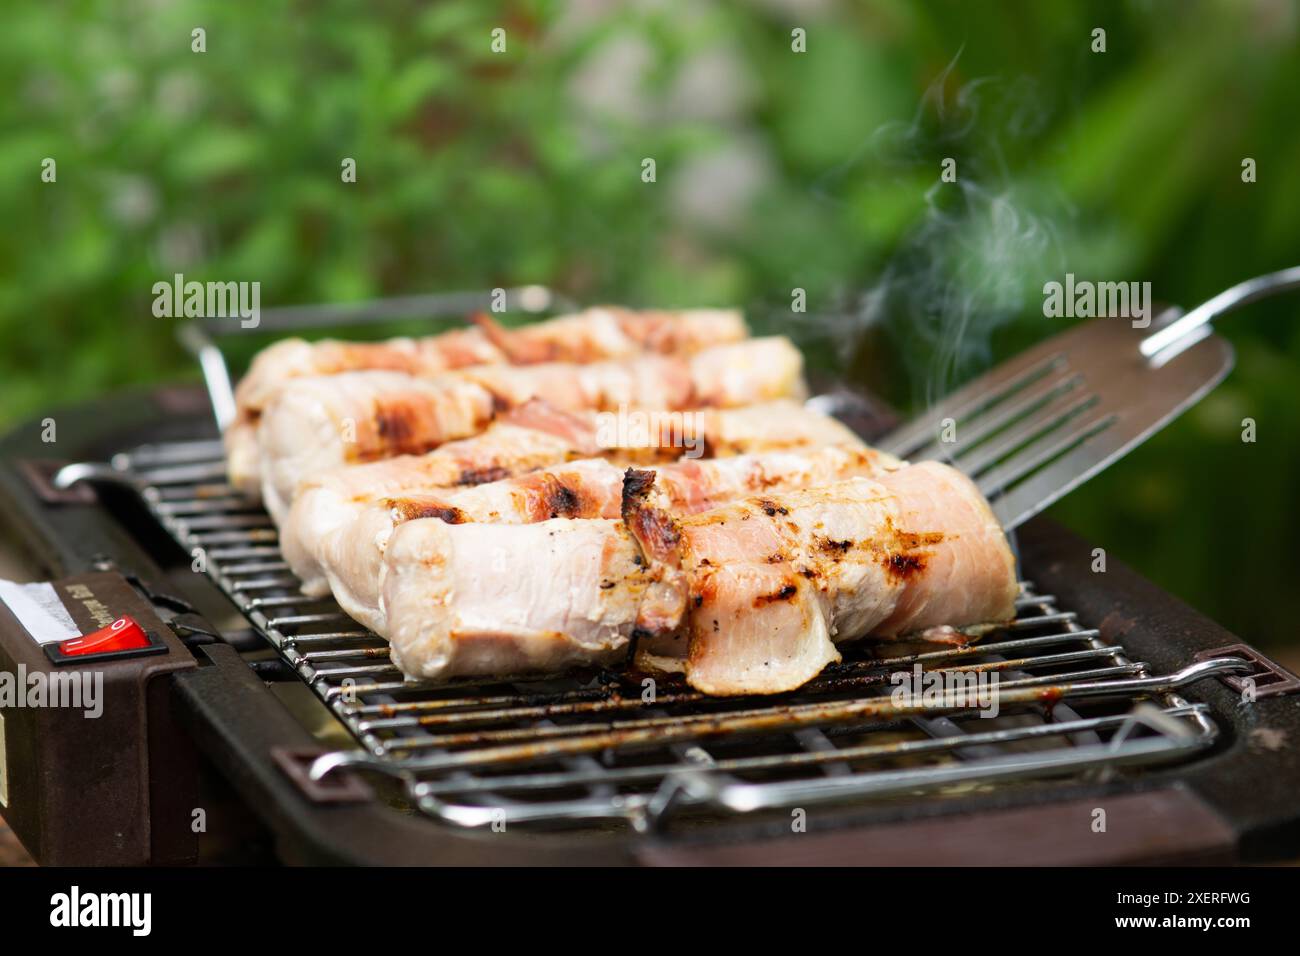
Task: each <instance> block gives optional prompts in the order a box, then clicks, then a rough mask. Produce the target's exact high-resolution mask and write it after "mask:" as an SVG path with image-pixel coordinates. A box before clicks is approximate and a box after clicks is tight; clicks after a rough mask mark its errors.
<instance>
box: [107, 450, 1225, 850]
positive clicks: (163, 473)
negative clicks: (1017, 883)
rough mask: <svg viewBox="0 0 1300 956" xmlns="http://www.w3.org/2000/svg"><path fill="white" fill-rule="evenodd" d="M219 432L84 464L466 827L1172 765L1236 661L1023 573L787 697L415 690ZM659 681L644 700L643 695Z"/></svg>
mask: <svg viewBox="0 0 1300 956" xmlns="http://www.w3.org/2000/svg"><path fill="white" fill-rule="evenodd" d="M222 454H223V453H222V448H221V445H220V443H219V442H216V441H198V442H180V443H172V444H158V445H148V446H142V447H140V448H137V449H134V450H133V451H130V452H126V453H123V454H121V455H118V456H117V457H116V458H115V459H114V460H113V461H112V463H111V468H110V469H103V468H102V466H101V469H99V470H98V473H97V474H96V475H95V477H99V478H106V477H109V476H110V472H111V475H112V476H113V477H115V480H117V481H120V482H124V483H127V484H130V485H132V486H133V487H135V488H136V490H137V491H138V492H139V493H140V495H141V497H142V498H143V500H144V501H145V503H146V504H147V506H148V507H149V509H150V510H151V511H152V513H153V514H154V515H155V516H156V517H157V519H158V520H159V521H160V522H161V523H162V525H163V526H164V527H165V528H166V529H167V530H168V531H169V532H170V533H171V535H172V536H173V537H174V538H175V540H176V541H177V543H178V544H180V546H181V547H182V548H184V549H185V550H186V551H191V552H192V551H193V549H195V548H200V549H202V550H203V552H204V554H205V557H206V570H207V574H208V575H209V576H210V577H211V578H212V580H213V581H215V582H216V583H217V585H218V586H219V587H220V588H221V590H222V591H223V592H224V593H225V594H226V595H228V596H229V597H230V599H231V600H232V601H233V602H234V603H235V604H236V605H237V606H238V607H239V608H240V609H241V611H243V613H244V614H245V615H246V616H247V618H248V619H249V621H250V622H251V623H252V624H253V626H254V627H255V628H256V629H257V630H258V631H260V632H261V633H262V634H263V635H265V637H266V638H267V639H268V640H269V641H270V642H271V644H272V645H273V646H274V647H275V648H276V649H277V650H278V651H279V653H280V654H281V655H282V656H283V658H284V660H285V661H286V662H287V663H288V664H289V665H290V666H291V667H292V668H293V669H294V670H295V671H296V672H297V673H298V674H299V675H300V676H301V678H302V679H303V681H305V682H306V683H307V684H308V685H309V686H310V687H311V688H312V689H313V690H314V691H315V692H316V694H317V695H318V696H319V697H320V698H321V700H323V701H324V702H325V704H326V705H327V706H328V707H329V709H330V710H331V711H332V712H333V713H334V714H335V715H336V716H337V717H338V719H339V720H340V721H342V722H343V724H344V725H346V726H347V727H348V729H349V730H350V731H351V732H352V733H353V734H354V735H355V737H356V739H357V741H358V742H359V744H360V747H361V749H359V750H356V751H348V752H340V753H336V754H328V755H326V756H325V757H322V758H320V760H318V761H317V763H316V765H315V767H314V768H313V772H314V773H315V774H316V775H319V776H323V775H326V774H328V773H329V772H331V771H333V770H334V769H337V768H339V767H354V768H362V769H367V770H372V771H376V772H380V773H383V774H387V775H390V776H393V777H395V778H397V779H399V780H400V781H401V782H402V783H403V785H404V786H405V787H406V790H407V793H408V794H409V796H410V798H411V799H412V801H413V802H414V803H415V804H416V805H417V806H418V807H419V808H420V809H422V810H423V811H425V812H426V813H428V814H430V815H432V816H434V817H437V818H438V819H440V820H443V821H445V822H447V823H451V824H455V825H460V826H469V827H475V826H486V825H489V824H492V823H493V822H495V821H497V820H503V819H504V820H508V821H509V822H510V823H511V824H516V823H532V824H540V823H543V822H548V823H558V822H566V823H586V824H590V823H593V822H597V821H610V820H616V821H621V822H623V823H626V824H629V825H631V826H632V827H634V828H636V829H647V828H650V827H653V826H656V825H659V824H661V823H664V822H666V821H668V820H669V819H672V820H674V821H675V820H679V819H681V818H682V817H685V816H689V815H690V814H691V813H704V814H706V815H714V816H716V815H717V814H718V813H719V812H722V813H728V812H748V811H755V810H763V809H774V808H788V807H792V806H808V805H811V804H817V803H822V802H831V801H839V800H845V799H856V800H861V799H865V798H884V797H890V796H898V795H903V794H912V793H916V792H920V791H928V792H937V793H938V794H939V795H942V794H944V793H950V792H954V790H960V789H965V790H966V791H969V789H970V788H971V787H972V786H977V785H984V784H989V783H993V782H999V781H1008V780H1015V779H1024V778H1032V777H1044V776H1067V777H1073V778H1074V779H1079V778H1080V777H1081V776H1084V775H1087V774H1094V775H1096V774H1108V773H1113V772H1116V771H1115V770H1114V769H1112V768H1116V767H1119V766H1121V765H1139V766H1144V765H1151V764H1155V763H1159V762H1165V761H1171V760H1177V759H1182V758H1186V757H1188V756H1190V755H1192V754H1194V753H1196V752H1197V751H1199V750H1202V749H1204V748H1206V747H1208V746H1210V745H1211V744H1212V743H1213V742H1214V740H1215V738H1216V735H1217V730H1216V727H1215V724H1214V722H1213V721H1212V719H1211V718H1210V715H1209V714H1208V713H1207V711H1206V709H1205V708H1204V707H1203V706H1202V705H1193V704H1189V703H1187V702H1186V701H1185V700H1183V699H1182V698H1181V697H1179V696H1178V695H1177V694H1176V693H1175V691H1176V690H1177V689H1178V688H1179V687H1182V686H1184V685H1186V684H1188V683H1191V682H1193V681H1195V680H1200V679H1202V678H1204V677H1207V676H1210V675H1216V674H1222V673H1227V672H1230V671H1232V670H1234V669H1238V668H1239V667H1240V664H1241V662H1240V661H1237V660H1233V659H1217V660H1210V661H1204V662H1200V663H1198V664H1195V665H1193V666H1191V667H1188V668H1185V669H1183V670H1181V671H1178V672H1176V673H1174V674H1171V675H1165V676H1152V675H1150V674H1149V672H1148V668H1147V667H1146V665H1145V664H1143V663H1142V662H1140V661H1132V660H1130V659H1129V658H1128V657H1126V656H1125V654H1124V651H1123V649H1122V648H1121V647H1118V646H1115V645H1110V644H1107V643H1105V642H1104V641H1103V640H1102V638H1101V634H1100V632H1099V631H1097V630H1094V629H1089V628H1086V627H1083V626H1082V625H1081V624H1080V623H1079V622H1078V621H1077V620H1076V619H1075V618H1076V616H1075V614H1073V613H1072V612H1070V611H1063V610H1061V609H1060V608H1058V607H1057V605H1056V601H1055V598H1053V597H1052V596H1051V595H1047V594H1038V593H1036V592H1035V591H1034V589H1033V586H1032V584H1031V583H1030V582H1022V594H1021V597H1020V598H1019V600H1018V602H1017V609H1018V616H1017V619H1016V620H1015V621H1014V622H1013V623H1012V624H1010V625H1008V626H1006V627H1003V628H1000V629H999V630H997V631H994V632H991V633H989V634H987V635H985V636H984V638H983V640H982V641H981V642H979V643H978V644H974V645H967V646H943V645H924V646H911V645H902V644H886V645H879V644H877V645H872V644H870V643H869V642H858V643H857V644H852V645H846V646H845V651H846V653H845V660H844V662H843V663H841V664H838V665H834V666H832V667H831V668H829V669H828V670H827V671H826V672H825V673H823V674H822V675H821V676H820V677H819V678H818V679H817V680H816V681H814V682H813V683H811V684H809V685H807V686H806V687H805V688H803V689H801V690H800V691H799V692H798V693H795V694H787V695H782V696H780V697H777V698H752V697H751V698H724V699H719V698H709V697H706V696H704V695H701V694H699V693H697V692H695V691H693V690H692V689H691V688H690V687H689V686H687V685H686V684H685V683H684V682H683V681H680V680H679V679H677V678H666V677H663V676H659V677H657V678H655V679H654V682H653V683H652V684H647V683H645V679H646V678H645V675H636V674H621V675H620V674H612V673H603V672H602V673H595V672H593V673H588V674H585V675H570V676H566V677H564V678H552V679H524V678H520V679H517V680H513V679H512V680H497V681H493V682H478V683H474V684H469V683H457V684H451V685H444V686H441V687H431V686H428V685H420V684H414V683H409V682H406V681H404V680H403V678H402V675H401V673H400V672H399V671H398V670H397V669H396V668H395V667H394V666H393V665H392V664H391V663H390V661H389V659H388V650H387V645H386V643H385V642H384V641H383V640H382V639H380V638H378V637H377V636H375V635H374V634H372V633H370V632H368V631H366V630H364V629H362V628H361V627H360V626H359V625H357V624H356V623H355V622H354V621H352V619H350V618H349V617H347V616H346V615H345V614H344V613H343V612H342V611H341V610H339V608H338V607H337V605H335V604H334V602H333V601H332V599H329V598H325V599H312V598H306V597H303V596H302V595H301V594H300V593H298V589H297V585H298V582H297V579H296V578H295V577H294V576H293V575H292V574H291V573H290V571H289V570H288V567H287V565H286V564H285V562H284V561H283V559H282V557H281V555H280V552H279V548H278V544H277V534H276V529H275V527H274V525H273V524H272V522H271V520H270V518H269V517H268V516H267V515H266V514H265V513H264V512H263V511H262V510H261V509H260V508H259V507H257V506H256V505H253V504H250V503H249V502H248V501H247V500H246V499H244V498H242V497H241V496H239V495H238V494H237V493H236V492H235V491H234V490H233V489H232V488H231V487H230V486H229V485H228V484H227V483H226V480H225V465H224V460H223V457H222ZM916 666H920V667H921V668H922V672H923V673H925V674H936V675H945V674H946V675H955V674H961V675H981V674H982V675H985V679H986V680H992V679H993V678H994V676H996V679H997V684H996V691H997V694H996V701H997V705H998V713H997V715H996V716H980V714H979V709H978V707H977V706H973V702H972V701H971V700H969V699H966V700H961V699H958V698H956V697H954V696H953V695H952V694H951V693H949V694H948V695H947V696H935V695H934V694H930V695H925V694H922V695H919V696H917V697H915V698H913V699H911V700H906V701H895V700H893V699H892V698H891V692H892V691H893V690H894V685H893V684H892V682H891V679H890V676H891V674H894V673H896V672H899V671H907V672H912V671H913V668H914V667H916ZM651 692H653V693H651Z"/></svg>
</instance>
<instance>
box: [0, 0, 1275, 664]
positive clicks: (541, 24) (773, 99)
mask: <svg viewBox="0 0 1300 956" xmlns="http://www.w3.org/2000/svg"><path fill="white" fill-rule="evenodd" d="M194 27H203V28H204V29H205V30H206V32H207V51H206V52H205V53H195V52H192V51H191V30H192V29H193V28H194ZM495 27H504V28H505V30H506V36H507V50H506V52H504V53H501V54H495V53H493V52H492V51H491V50H490V46H489V43H490V32H491V30H492V29H493V28H495ZM796 27H799V28H803V29H804V30H806V32H807V52H806V53H794V52H792V50H791V30H792V29H794V28H796ZM1096 27H1101V28H1104V29H1105V30H1106V31H1107V34H1106V36H1107V49H1106V52H1105V53H1094V52H1092V51H1091V50H1090V43H1091V36H1090V34H1091V31H1092V30H1093V29H1094V28H1096ZM1298 30H1300V13H1298V11H1297V8H1296V4H1295V3H1294V2H1292V0H1144V2H1128V3H1119V2H1106V3H1097V2H1084V0H1052V2H1029V0H1024V2H1001V3H994V2H986V3H970V2H958V0H950V2H928V3H921V2H911V0H877V2H869V3H867V2H864V3H850V2H836V0H815V2H806V3H804V2H797V0H764V2H761V3H759V2H752V3H746V2H739V0H733V2H720V3H687V2H675V3H674V2H665V3H626V4H616V3H608V2H604V3H602V2H583V3H562V2H558V0H557V2H544V0H535V2H511V3H487V2H482V3H480V2H472V0H453V2H442V3H424V2H419V3H417V2H405V0H387V2H376V3H371V4H358V3H347V2H342V0H318V2H315V3H310V4H306V3H275V2H271V3H251V2H230V0H224V2H198V0H177V2H160V0H121V2H115V3H109V2H105V3H91V2H71V0H70V2H65V3H47V2H29V0H20V2H18V3H16V4H8V5H7V7H6V11H5V13H4V15H3V26H2V27H0V83H2V84H3V89H4V90H5V95H4V96H3V98H0V130H2V131H3V132H2V134H0V215H2V216H3V224H4V227H5V228H3V229H2V230H0V423H3V424H5V425H6V426H8V425H12V424H16V423H17V422H18V421H19V420H21V419H24V418H27V417H30V416H34V415H40V414H44V413H46V412H47V411H48V410H50V409H52V408H53V407H55V406H57V405H59V404H62V403H65V402H72V401H78V400H84V399H86V398H88V397H90V396H94V395H98V394H101V393H103V392H105V391H107V390H110V389H112V388H116V387H119V386H122V385H125V384H128V383H132V382H143V381H154V380H163V379H177V378H193V377H194V376H195V374H196V373H195V370H194V369H193V367H192V365H191V364H190V362H189V361H188V360H187V359H186V358H185V357H184V355H183V354H182V353H181V351H180V350H179V348H178V347H177V346H176V344H175V341H174V335H173V331H174V330H173V329H172V327H171V324H172V323H171V322H170V320H162V319H155V318H153V317H152V316H151V314H150V301H151V294H150V287H151V286H152V284H153V283H154V282H155V281H158V280H159V279H163V278H167V277H169V276H171V275H172V274H173V273H174V272H183V273H184V274H185V275H186V277H187V278H195V279H221V280H229V279H241V280H253V279H256V280H259V281H260V282H261V283H262V296H263V305H264V306H266V305H269V304H278V303H286V304H287V303H300V302H311V301H327V300H328V301H339V300H355V299H360V298H365V297H371V296H380V295H392V294H405V293H415V292H423V291H432V290H438V289H469V288H485V287H493V286H498V285H515V284H521V283H532V282H542V283H547V284H550V285H552V286H554V287H556V288H558V289H560V290H562V291H563V292H565V293H566V294H568V295H569V296H570V297H571V298H573V299H574V300H576V301H582V302H595V301H623V302H628V303H632V304H683V305H685V304H728V303H737V304H740V305H743V306H745V307H746V308H747V309H748V310H749V311H750V313H751V315H752V316H753V317H754V319H755V321H756V323H757V324H758V325H760V326H762V327H767V328H774V329H780V330H783V331H788V332H790V333H791V334H793V335H795V336H796V337H798V338H799V339H800V341H801V342H802V343H803V344H804V345H805V346H806V347H807V348H808V349H809V351H810V354H811V355H812V356H813V357H814V360H815V361H816V362H818V363H821V364H827V365H831V366H835V367H838V368H839V369H840V370H841V371H846V372H848V373H849V374H855V375H858V376H862V377H864V378H869V379H870V382H871V384H873V385H874V386H875V387H876V388H878V389H879V390H881V391H883V392H884V393H886V394H887V395H888V396H889V397H890V398H891V399H893V400H894V401H896V402H898V403H899V404H900V405H903V406H908V405H915V404H918V403H923V402H924V401H925V400H926V399H927V398H928V397H930V396H933V395H935V394H938V393H941V392H942V391H944V390H946V389H947V388H949V387H951V386H952V385H953V384H955V383H957V382H959V381H960V380H962V379H963V378H966V377H968V376H969V375H971V374H973V373H974V372H976V371H978V370H979V369H980V368H981V367H983V366H985V365H987V363H989V362H990V361H993V360H994V359H996V358H997V357H998V356H999V355H1001V354H1004V353H1006V352H1008V351H1010V350H1012V349H1014V348H1017V347H1020V346H1022V345H1023V344H1025V343H1026V342H1030V341H1033V340H1034V339H1036V338H1039V337H1041V336H1043V335H1046V334H1048V333H1050V332H1052V331H1055V330H1056V328H1057V326H1056V323H1057V322H1058V320H1048V319H1044V318H1043V317H1042V314H1041V304H1042V294H1041V288H1042V283H1043V282H1044V281H1045V280H1046V279H1048V278H1060V277H1061V276H1062V275H1063V274H1064V272H1066V271H1071V272H1074V273H1075V274H1076V275H1078V276H1080V277H1089V276H1092V277H1096V278H1106V279H1134V280H1150V281H1151V282H1152V283H1153V285H1154V289H1155V294H1156V296H1157V298H1160V299H1163V300H1165V301H1173V302H1178V303H1181V304H1184V305H1191V304H1193V303H1194V302H1196V301H1199V300H1200V299H1203V298H1205V297H1207V296H1209V295H1211V294H1213V293H1214V292H1216V291H1218V290H1219V289H1221V288H1223V287H1225V286H1227V285H1229V284H1231V283H1233V282H1235V281H1237V280H1239V279H1242V278H1245V277H1247V276H1250V275H1254V274H1257V273H1261V272H1265V271H1268V270H1272V269H1276V268H1281V267H1285V266H1289V265H1295V264H1297V260H1300V241H1298V240H1300V175H1298V173H1300V122H1297V91H1300V56H1297V54H1298V53H1300V45H1298V43H1297V31H1298ZM345 156H350V157H354V158H355V159H356V161H357V166H358V181H357V182H356V183H355V184H350V185H349V184H343V183H342V182H341V181H340V175H339V171H340V162H341V160H342V158H343V157H345ZM45 157H53V158H54V159H55V160H56V161H57V164H58V166H57V169H58V180H57V182H56V183H52V184H46V183H42V182H41V181H40V164H41V161H42V159H43V158H45ZM644 157H653V158H654V159H655V160H656V163H657V181H656V182H655V183H652V184H647V183H643V182H642V181H641V177H640V173H641V161H642V159H643V158H644ZM944 157H952V158H954V159H955V160H956V161H957V168H958V173H959V183H958V184H945V185H939V184H938V174H939V163H940V160H941V159H942V158H944ZM1244 157H1251V158H1253V159H1254V160H1255V161H1256V163H1257V167H1258V182H1256V183H1253V184H1248V183H1243V182H1242V178H1241V162H1242V159H1243V158H1244ZM795 287H799V288H803V289H806V290H807V295H808V302H809V315H808V316H795V317H794V319H797V320H798V321H794V320H793V319H792V317H791V314H790V311H789V304H790V296H791V290H792V289H793V288H795ZM1296 315H1297V307H1296V303H1295V301H1294V300H1292V301H1285V300H1282V301H1278V302H1274V303H1269V304H1264V305H1259V306H1256V307H1253V308H1252V309H1251V310H1250V311H1249V312H1246V313H1242V314H1240V315H1234V316H1232V317H1231V318H1229V319H1226V320H1225V321H1223V322H1222V323H1221V328H1222V330H1223V332H1224V333H1225V334H1226V335H1227V336H1228V337H1229V338H1230V339H1232V341H1233V342H1234V343H1235V345H1236V347H1237V349H1238V356H1239V362H1238V368H1237V370H1236V372H1235V373H1234V374H1233V376H1232V378H1231V379H1230V380H1229V381H1228V382H1227V383H1226V384H1225V385H1224V386H1222V387H1221V388H1220V389H1219V390H1218V391H1217V392H1215V393H1214V394H1213V395H1212V396H1211V397H1210V398H1209V399H1207V400H1206V401H1205V402H1204V403H1203V404H1202V405H1200V406H1199V407H1198V408H1197V409H1196V410H1195V411H1193V412H1192V413H1190V414H1189V415H1187V416H1186V417H1185V418H1183V419H1182V420H1181V421H1180V422H1178V423H1177V425H1176V426H1175V427H1173V428H1171V429H1169V430H1168V431H1167V432H1165V433H1164V434H1162V435H1161V436H1160V437H1159V438H1158V439H1156V440H1155V441H1154V442H1152V443H1151V444H1150V445H1149V446H1147V447H1145V448H1143V449H1142V450H1141V451H1140V452H1139V453H1137V454H1135V455H1133V456H1132V457H1131V458H1129V459H1128V460H1126V461H1124V462H1123V463H1121V464H1120V465H1119V466H1117V467H1116V468H1114V469H1113V470H1112V471H1110V472H1109V473H1107V474H1106V475H1104V476H1102V477H1100V478H1098V479H1096V480H1094V481H1093V482H1092V483H1091V484H1090V485H1088V486H1087V487H1086V488H1084V489H1083V490H1081V491H1079V492H1077V493H1076V494H1074V495H1073V496H1071V497H1070V498H1069V499H1068V500H1067V501H1066V502H1064V503H1062V504H1061V505H1060V506H1058V507H1057V508H1056V509H1055V513H1056V516H1057V517H1058V518H1061V519H1062V520H1064V521H1066V522H1067V523H1069V524H1072V525H1074V526H1076V527H1078V528H1080V529H1081V530H1083V531H1084V532H1085V534H1086V535H1087V536H1088V537H1089V538H1090V539H1091V540H1092V541H1094V542H1095V543H1097V544H1099V545H1102V546H1104V547H1106V548H1107V549H1108V550H1109V551H1110V553H1111V554H1113V555H1116V556H1119V557H1121V558H1123V559H1126V560H1128V561H1129V562H1130V563H1132V564H1134V565H1136V566H1137V567H1138V568H1139V569H1141V570H1142V571H1143V572H1144V573H1146V574H1147V575H1148V576H1150V577H1152V578H1154V579H1155V580H1156V581H1157V582H1159V583H1161V584H1163V585H1164V586H1166V587H1168V588H1170V589H1172V590H1174V591H1175V592H1177V593H1179V594H1180V595H1182V596H1183V597H1184V598H1185V599H1187V600H1189V601H1190V602H1191V603H1193V604H1195V605H1198V606H1199V607H1201V608H1202V609H1204V610H1205V611H1207V612H1209V613H1210V614H1211V615H1213V616H1214V617H1216V618H1218V619H1219V620H1221V621H1222V622H1223V623H1225V624H1227V625H1228V626H1229V627H1231V628H1233V629H1234V630H1236V631H1237V632H1238V633H1239V634H1240V635H1241V636H1242V637H1243V638H1245V639H1247V640H1250V641H1254V642H1258V643H1261V644H1270V643H1271V644H1277V643H1281V642H1284V641H1293V640H1294V639H1295V624H1294V620H1295V613H1294V612H1295V608H1294V594H1295V593H1296V590H1297V585H1298V584H1300V581H1298V580H1297V578H1298V577H1300V575H1298V574H1297V572H1298V571H1300V559H1297V557H1296V545H1295V542H1296V541H1297V540H1300V509H1297V507H1296V503H1295V496H1296V493H1297V489H1300V401H1297V381H1298V372H1300V323H1298V322H1297V321H1296ZM1248 416H1249V417H1253V418H1254V419H1256V421H1257V422H1258V429H1259V439H1258V441H1257V442H1256V443H1254V444H1246V443H1243V442H1242V441H1241V440H1240V433H1241V421H1242V419H1243V418H1245V417H1248Z"/></svg>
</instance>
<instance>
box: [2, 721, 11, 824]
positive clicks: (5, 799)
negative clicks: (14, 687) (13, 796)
mask: <svg viewBox="0 0 1300 956" xmlns="http://www.w3.org/2000/svg"><path fill="white" fill-rule="evenodd" d="M7 806H9V759H8V757H7V756H6V755H5V715H4V714H0V807H7Z"/></svg>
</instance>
